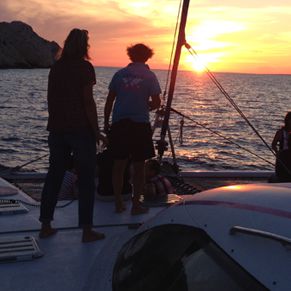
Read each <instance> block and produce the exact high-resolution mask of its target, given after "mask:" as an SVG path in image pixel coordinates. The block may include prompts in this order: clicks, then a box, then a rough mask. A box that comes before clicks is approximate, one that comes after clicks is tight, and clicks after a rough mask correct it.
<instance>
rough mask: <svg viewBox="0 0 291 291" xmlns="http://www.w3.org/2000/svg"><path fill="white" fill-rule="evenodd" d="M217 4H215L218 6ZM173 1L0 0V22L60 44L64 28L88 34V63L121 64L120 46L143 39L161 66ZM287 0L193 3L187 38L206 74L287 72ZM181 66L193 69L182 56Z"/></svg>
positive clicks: (290, 24) (290, 46)
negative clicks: (19, 25) (18, 23)
mask: <svg viewBox="0 0 291 291" xmlns="http://www.w3.org/2000/svg"><path fill="white" fill-rule="evenodd" d="M218 2H219V4H217V3H218ZM178 7H179V0H158V1H157V0H155V1H153V0H149V1H138V0H137V1H130V0H125V1H123V0H119V1H117V0H94V1H93V0H91V1H90V0H55V1H51V0H1V2H0V21H8V22H10V21H12V20H21V21H24V22H26V23H27V24H29V25H31V26H32V27H33V29H34V30H35V31H36V32H37V33H38V34H39V35H41V36H42V37H44V38H46V39H48V40H55V41H57V42H58V43H59V44H60V45H61V46H62V44H63V40H64V38H65V37H66V36H67V34H68V32H69V30H71V29H72V28H74V27H77V28H84V29H88V30H89V33H90V44H91V51H90V53H91V57H92V63H93V64H94V65H99V66H124V65H126V64H127V63H128V59H127V56H126V53H125V48H126V47H127V46H128V45H130V44H132V43H136V42H144V43H146V44H148V45H149V46H151V47H153V48H154V50H155V52H156V53H155V56H154V57H153V59H152V60H150V62H149V64H150V66H151V67H152V68H167V66H168V62H169V56H170V50H171V44H172V38H173V33H174V27H175V22H176V16H177V11H178ZM290 19H291V0H280V1H278V0H276V1H274V0H272V1H271V0H264V1H262V0H257V1H255V0H221V1H207V0H200V1H199V0H195V1H194V0H193V1H192V2H191V4H190V10H189V15H188V23H187V29H186V35H187V41H188V43H190V44H191V45H192V46H193V48H194V49H195V50H196V51H197V53H198V54H199V56H200V60H201V61H202V62H203V64H204V65H206V66H207V67H208V68H209V69H210V70H211V71H219V72H243V73H266V74H269V73H283V74H285V73H289V74H291V66H290V60H291V20H290ZM181 67H182V68H184V69H191V68H193V60H192V57H189V53H188V52H187V51H186V49H185V50H184V51H183V55H182V59H181Z"/></svg>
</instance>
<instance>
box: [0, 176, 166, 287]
mask: <svg viewBox="0 0 291 291" xmlns="http://www.w3.org/2000/svg"><path fill="white" fill-rule="evenodd" d="M1 186H5V187H7V186H8V187H14V186H12V185H11V184H9V183H8V182H6V181H4V180H3V179H1V178H0V187H1ZM0 199H19V200H22V201H25V202H28V203H32V204H38V203H37V202H35V201H34V200H33V199H32V198H31V197H29V196H28V195H26V194H25V193H23V192H22V191H18V194H16V195H13V196H11V195H10V196H7V197H6V196H1V197H0ZM62 203H66V202H63V201H62V202H59V204H62ZM126 206H127V210H126V211H125V212H124V213H122V214H116V213H114V207H113V203H112V202H101V201H95V209H94V225H95V226H96V230H97V231H100V232H104V233H105V235H106V238H105V239H104V240H102V241H97V242H93V243H87V244H84V243H81V230H80V229H79V228H78V227H77V221H78V204H77V201H74V202H73V203H72V204H70V205H69V206H67V207H65V208H60V209H56V212H55V220H54V222H53V225H54V227H56V228H58V229H59V231H58V233H57V234H56V235H55V236H53V237H51V238H48V239H38V232H39V229H40V222H39V221H38V217H39V208H38V207H33V206H26V207H27V208H28V209H29V212H28V213H26V214H14V215H2V216H0V221H1V222H0V240H1V239H2V240H3V239H4V240H6V238H11V239H12V240H13V238H16V239H19V238H23V237H27V236H31V237H34V238H36V239H37V243H38V246H39V249H40V250H41V251H42V252H43V253H44V255H43V256H42V257H40V258H38V259H35V260H31V261H23V262H22V261H21V262H13V263H12V262H11V263H2V264H0V281H1V288H0V289H1V291H8V290H9V291H10V290H15V291H18V290H27V291H34V290H38V291H39V290H42V291H46V290H52V289H54V290H55V291H58V290H65V291H66V290H68V291H69V290H70V291H74V290H76V291H77V290H78V291H80V290H90V288H89V286H90V281H92V276H94V268H95V269H96V268H99V274H100V268H101V271H102V268H103V267H104V270H105V269H106V270H108V269H109V270H110V269H111V265H113V261H114V259H115V257H116V255H117V252H118V250H119V249H120V247H121V246H122V243H123V242H124V241H125V240H126V239H127V238H128V237H129V236H131V235H132V234H133V233H134V232H135V231H136V227H137V226H138V225H139V224H141V223H143V222H144V221H146V220H148V219H149V218H151V217H153V216H155V215H156V214H157V213H158V212H160V211H161V210H162V209H163V208H162V207H155V208H151V209H150V211H149V213H148V214H146V215H139V216H132V215H130V202H126ZM109 245H110V246H112V249H113V252H112V256H111V257H110V258H103V257H102V250H103V249H104V248H108V247H109ZM98 262H103V265H100V264H99V263H98ZM105 264H111V265H110V267H109V268H108V266H107V267H106V268H105ZM92 268H93V269H92ZM90 278H91V279H90ZM110 279H111V278H109V279H108V280H110ZM95 281H96V280H95ZM100 281H101V279H100ZM107 283H108V286H109V285H111V283H110V282H108V281H107ZM92 288H93V286H92ZM104 291H105V290H104Z"/></svg>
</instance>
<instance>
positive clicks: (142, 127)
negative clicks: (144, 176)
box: [108, 119, 155, 162]
mask: <svg viewBox="0 0 291 291" xmlns="http://www.w3.org/2000/svg"><path fill="white" fill-rule="evenodd" d="M108 146H109V150H110V151H111V154H112V156H113V159H115V160H124V159H127V158H129V157H130V158H131V160H132V161H134V162H139V161H145V160H147V159H150V158H152V157H154V156H155V150H154V145H153V140H152V129H151V125H150V124H149V123H144V122H134V121H132V120H130V119H122V120H120V121H118V122H116V123H114V124H112V126H111V130H110V133H109V145H108Z"/></svg>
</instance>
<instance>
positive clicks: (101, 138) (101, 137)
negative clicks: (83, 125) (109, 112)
mask: <svg viewBox="0 0 291 291" xmlns="http://www.w3.org/2000/svg"><path fill="white" fill-rule="evenodd" d="M100 141H101V142H102V147H105V146H106V145H107V144H108V139H107V137H106V136H104V135H103V134H101V133H98V134H97V136H96V142H97V144H98V145H99V144H100Z"/></svg>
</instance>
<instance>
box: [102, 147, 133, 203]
mask: <svg viewBox="0 0 291 291" xmlns="http://www.w3.org/2000/svg"><path fill="white" fill-rule="evenodd" d="M96 162H97V177H98V183H97V195H96V197H97V198H98V199H99V200H102V201H114V193H113V186H112V168H113V158H112V156H111V154H110V151H109V150H108V149H105V150H104V151H103V152H101V153H98V154H97V156H96ZM123 179H124V183H123V189H122V196H123V199H124V200H128V199H130V198H131V194H132V185H131V183H130V163H129V162H128V164H127V167H126V169H125V173H124V177H123Z"/></svg>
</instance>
